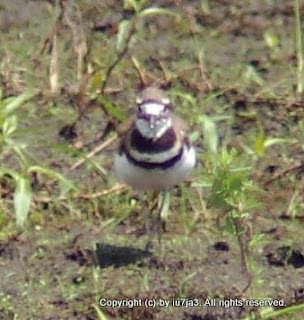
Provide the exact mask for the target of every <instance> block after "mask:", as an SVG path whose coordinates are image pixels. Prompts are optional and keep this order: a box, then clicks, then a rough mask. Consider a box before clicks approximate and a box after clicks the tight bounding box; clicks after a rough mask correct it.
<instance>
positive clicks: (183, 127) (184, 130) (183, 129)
mask: <svg viewBox="0 0 304 320" xmlns="http://www.w3.org/2000/svg"><path fill="white" fill-rule="evenodd" d="M171 118H172V121H173V123H174V127H175V128H176V132H177V134H178V135H179V136H181V137H185V136H187V134H188V133H189V131H190V128H189V126H188V124H187V122H186V121H184V120H183V119H182V118H181V117H179V116H178V115H176V114H174V113H172V114H171Z"/></svg>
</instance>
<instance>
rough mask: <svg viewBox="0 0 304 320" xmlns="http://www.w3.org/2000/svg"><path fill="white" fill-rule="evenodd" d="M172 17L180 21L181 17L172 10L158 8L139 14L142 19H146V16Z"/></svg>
mask: <svg viewBox="0 0 304 320" xmlns="http://www.w3.org/2000/svg"><path fill="white" fill-rule="evenodd" d="M161 14H162V15H163V14H164V15H170V16H173V17H175V18H177V19H178V20H180V18H181V17H180V15H179V14H178V13H176V12H174V11H172V10H169V9H165V8H158V7H152V8H151V7H150V8H147V9H144V10H142V11H141V12H140V13H139V16H140V17H145V16H150V15H161Z"/></svg>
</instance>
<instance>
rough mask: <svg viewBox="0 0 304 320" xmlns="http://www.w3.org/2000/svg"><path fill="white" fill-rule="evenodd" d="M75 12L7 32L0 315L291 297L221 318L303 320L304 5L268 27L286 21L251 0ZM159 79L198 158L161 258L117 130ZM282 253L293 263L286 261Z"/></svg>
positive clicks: (216, 312)
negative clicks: (151, 249)
mask: <svg viewBox="0 0 304 320" xmlns="http://www.w3.org/2000/svg"><path fill="white" fill-rule="evenodd" d="M70 5H71V4H69V3H67V4H65V5H64V6H60V5H59V3H56V4H55V5H53V4H50V3H49V2H45V3H44V2H41V3H39V4H37V9H38V10H40V11H39V12H40V14H39V15H38V16H37V17H38V18H37V19H38V20H37V21H36V25H35V23H34V21H32V22H31V23H30V24H28V28H17V27H14V26H10V27H9V29H8V32H2V31H1V36H2V37H3V41H2V42H3V46H2V47H1V48H0V53H1V55H0V56H1V57H2V58H1V60H0V79H1V87H2V95H1V101H0V105H1V110H0V128H1V152H0V156H1V160H2V162H1V168H0V169H1V170H0V171H1V172H2V175H1V179H0V185H1V196H2V197H1V199H0V200H1V201H0V204H1V206H0V239H1V241H0V270H1V274H2V280H1V281H2V285H3V288H4V289H3V292H2V293H1V296H0V314H1V316H3V317H4V319H35V318H36V319H37V318H48V317H55V318H56V317H57V318H58V317H59V318H62V319H71V318H73V319H83V318H86V319H112V318H114V319H135V318H137V319H141V318H151V319H158V318H164V317H167V318H170V319H184V318H187V319H188V318H189V319H194V318H196V317H205V316H206V317H208V316H209V317H213V318H215V319H217V318H220V317H221V312H223V309H221V308H218V307H216V308H199V309H196V308H194V309H192V308H187V309H185V308H174V307H173V306H172V305H171V306H170V307H169V308H167V309H165V308H156V309H149V308H133V309H128V308H120V309H119V308H110V309H109V308H100V307H99V305H98V302H99V299H100V298H101V297H106V298H109V299H110V298H112V299H123V298H125V299H133V298H140V299H145V298H151V297H155V298H162V299H168V300H170V299H171V300H172V299H173V298H175V299H178V298H181V297H186V298H189V299H190V298H196V299H199V300H200V301H201V302H202V303H203V302H204V301H205V299H206V298H207V297H209V298H215V299H217V300H219V299H236V298H238V297H241V298H244V299H247V298H263V297H271V298H274V299H276V298H278V292H280V295H281V296H282V297H283V298H284V301H285V303H286V307H285V308H282V309H276V308H260V309H259V310H250V309H242V308H241V309H237V308H228V309H227V310H226V312H227V316H229V317H230V318H232V319H244V320H245V319H255V318H260V319H269V318H271V317H272V318H274V317H275V318H280V319H287V317H290V316H295V317H297V316H298V317H301V316H302V315H303V301H302V300H301V296H300V292H301V289H303V288H302V287H301V284H300V280H299V279H302V278H301V271H302V268H303V266H302V267H301V255H302V257H303V251H301V250H302V249H301V243H302V242H303V241H302V239H303V236H302V229H303V225H302V222H301V219H302V215H301V208H302V201H301V196H300V195H301V193H302V189H303V183H302V180H301V172H302V171H301V170H302V165H301V159H302V141H303V138H302V133H303V130H302V123H301V120H300V119H301V117H302V109H303V105H302V103H301V102H300V101H299V100H298V99H297V95H296V94H295V92H294V88H293V87H294V86H296V87H297V90H296V91H297V93H298V94H301V92H302V89H301V83H302V79H301V74H302V73H303V70H302V68H303V67H302V62H301V61H302V48H301V37H302V34H301V26H300V13H301V10H302V7H301V6H299V3H298V2H297V1H294V9H295V11H294V13H293V14H292V15H290V11H289V5H288V4H282V5H281V7H280V8H279V9H280V10H279V11H278V12H279V13H276V14H275V15H271V19H272V22H273V23H274V25H275V26H276V28H275V30H274V29H272V28H271V27H267V26H268V24H267V23H268V21H269V19H270V18H269V16H268V13H269V12H273V13H275V12H276V11H275V10H274V8H273V7H271V6H270V5H269V4H267V3H266V2H265V7H263V8H261V9H254V8H252V6H251V4H250V3H249V2H248V3H246V1H245V2H244V3H242V4H240V6H237V5H236V4H224V5H223V4H221V6H218V5H217V4H216V3H212V2H209V1H203V2H202V3H201V4H200V5H196V4H194V3H193V4H191V5H186V4H183V7H179V5H178V4H177V5H175V6H170V5H168V7H166V8H164V7H162V6H160V5H158V2H156V3H155V6H151V4H150V2H148V1H122V2H115V3H114V2H113V7H107V6H106V5H105V4H97V2H96V3H95V2H94V1H85V0H82V1H79V2H77V4H74V7H70ZM247 5H248V6H247ZM71 9H73V10H71ZM252 10H258V12H259V17H260V20H259V21H256V20H255V19H254V14H251V12H252ZM73 12H74V14H73ZM115 12H116V13H119V15H120V16H119V17H116V16H115V14H114V17H113V13H115ZM267 12H268V13H267ZM76 13H77V14H76ZM101 13H102V14H101ZM280 13H282V15H281V14H280ZM283 13H284V14H285V15H283ZM101 16H102V17H103V19H101V21H100V20H98V19H97V18H100V17H101ZM122 16H123V18H121V17H122ZM39 17H40V18H39ZM222 17H225V19H222ZM40 19H43V23H42V21H40ZM293 21H295V25H296V28H295V29H294V28H293V25H292V24H291V22H293ZM225 22H227V24H226V23H225ZM266 22H267V23H266ZM93 25H94V26H93ZM252 25H254V26H255V27H254V28H253V27H252ZM265 25H266V28H265ZM283 25H284V27H283ZM36 26H39V27H38V28H37V27H36ZM76 26H77V28H76ZM75 30H78V32H75ZM295 30H296V31H295ZM291 35H294V37H295V38H296V47H295V48H294V47H293V46H292V45H291V43H290V38H291ZM16 38H18V39H19V40H18V41H16ZM71 40H72V41H71ZM20 43H22V44H24V45H20ZM54 43H55V44H56V45H55V46H54ZM71 43H72V45H71ZM85 46H87V49H88V50H87V51H85V50H84V48H85ZM83 50H84V51H83ZM294 52H296V53H297V60H296V62H294V60H293V59H292V57H291V54H293V53H294ZM11 61H14V63H11ZM43 70H50V72H49V73H45V72H44V71H43ZM148 84H154V85H158V86H161V87H163V88H165V89H166V90H167V91H168V93H169V94H170V95H171V97H172V99H173V100H174V105H176V112H177V113H179V114H181V115H182V116H183V117H184V118H185V119H187V121H188V122H189V123H190V125H191V129H192V130H191V140H192V141H193V143H194V144H195V145H196V148H197V151H198V155H199V165H198V168H197V169H196V170H195V172H194V174H193V176H192V178H191V181H188V182H185V183H183V184H181V185H180V186H178V187H177V188H174V189H173V190H172V201H171V208H170V214H169V216H168V219H167V220H168V221H167V232H166V233H165V234H164V237H163V250H162V251H160V252H158V251H156V252H155V253H154V255H153V256H152V257H146V256H144V255H143V254H142V252H141V250H142V249H143V248H144V244H145V240H146V239H145V236H144V235H143V233H144V231H143V225H144V221H143V217H142V215H141V207H140V204H139V201H138V200H137V195H136V193H135V192H134V191H133V190H131V189H130V188H127V187H123V186H119V185H118V186H117V185H116V182H115V179H114V177H113V175H112V173H111V171H110V168H111V163H112V154H113V151H114V150H115V148H116V146H115V143H116V142H117V141H116V140H115V138H113V137H114V135H115V134H114V133H113V131H114V129H113V127H117V126H118V124H119V123H120V122H123V121H124V120H125V119H126V117H127V116H128V115H129V114H130V111H131V110H132V106H133V104H134V98H135V95H136V92H137V91H138V90H139V89H140V88H142V87H143V86H145V85H148ZM27 88H35V89H34V92H35V94H34V95H32V94H28V91H27ZM63 128H65V130H62V129H63ZM59 132H60V134H59ZM112 138H113V139H112ZM115 141H116V142H115ZM107 142H108V143H107ZM104 143H105V145H102V147H100V146H101V144H104ZM92 150H93V151H94V152H92V153H91V151H92ZM90 153H91V154H90ZM89 154H90V157H89V159H88V155H89ZM75 188H76V189H75ZM16 217H17V222H18V223H19V225H20V226H25V228H24V229H23V231H20V229H19V228H17V225H16V222H15V221H16ZM105 245H108V246H109V248H110V249H111V250H110V252H109V253H108V256H105V252H104V251H102V250H104V248H105ZM284 247H285V248H286V250H287V251H286V250H285V251H286V252H288V254H289V255H288V254H287V256H284V255H281V256H280V254H281V253H282V252H285V251H284V250H283V249H284ZM98 250H99V253H100V256H101V259H110V258H113V257H114V258H116V256H115V254H114V253H115V250H118V251H116V252H119V253H120V255H122V256H123V255H126V256H127V257H128V258H130V259H131V261H132V262H130V263H125V264H124V263H123V262H124V261H123V259H121V260H120V262H119V263H120V265H119V266H118V267H117V266H116V267H114V266H113V265H110V266H108V267H106V268H101V267H100V265H99V266H98V263H96V261H95V260H94V259H95V258H94V255H95V253H96V252H97V253H98ZM119 250H120V251H119ZM113 252H114V253H113ZM292 253H297V256H298V257H299V258H298V259H299V260H298V261H297V263H299V264H300V267H295V263H293V262H292V260H290V255H291V254H292ZM276 264H277V265H276ZM278 265H279V266H278ZM244 270H245V272H244ZM246 273H247V275H246ZM248 278H249V280H250V281H248ZM284 279H286V280H284ZM248 285H249V287H248ZM245 289H247V290H245ZM295 296H296V297H297V299H298V300H296V301H294V300H292V298H293V297H295ZM80 301H81V303H80ZM30 306H31V308H30Z"/></svg>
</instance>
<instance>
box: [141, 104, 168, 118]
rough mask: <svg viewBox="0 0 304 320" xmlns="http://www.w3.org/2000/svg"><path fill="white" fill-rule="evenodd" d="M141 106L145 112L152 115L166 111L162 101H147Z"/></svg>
mask: <svg viewBox="0 0 304 320" xmlns="http://www.w3.org/2000/svg"><path fill="white" fill-rule="evenodd" d="M141 108H142V110H143V112H144V113H147V114H151V115H155V116H157V115H159V114H160V113H161V112H163V111H164V105H163V104H161V103H155V102H151V103H145V104H142V105H141Z"/></svg>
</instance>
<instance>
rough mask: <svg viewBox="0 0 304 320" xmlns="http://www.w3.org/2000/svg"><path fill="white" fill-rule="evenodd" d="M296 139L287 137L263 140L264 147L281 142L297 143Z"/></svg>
mask: <svg viewBox="0 0 304 320" xmlns="http://www.w3.org/2000/svg"><path fill="white" fill-rule="evenodd" d="M297 142H298V141H297V139H288V138H268V139H266V141H265V143H264V144H265V147H266V148H268V147H271V146H273V145H275V144H283V143H297Z"/></svg>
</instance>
